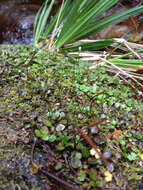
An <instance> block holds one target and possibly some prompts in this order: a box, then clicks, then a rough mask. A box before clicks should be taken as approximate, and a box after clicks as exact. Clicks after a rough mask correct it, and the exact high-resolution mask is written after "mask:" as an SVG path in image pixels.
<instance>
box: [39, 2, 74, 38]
mask: <svg viewBox="0 0 143 190" xmlns="http://www.w3.org/2000/svg"><path fill="white" fill-rule="evenodd" d="M70 3H71V0H67V1H66V2H65V3H64V5H63V10H62V13H61V16H60V19H59V25H60V24H61V23H62V22H63V20H64V18H65V17H66V16H67V14H68V12H69V8H70ZM59 12H60V11H58V13H57V14H56V15H55V16H54V17H53V18H52V19H51V21H50V23H49V25H48V27H47V28H46V30H45V32H44V34H43V36H44V37H47V36H48V35H49V34H50V33H51V32H52V30H53V29H54V27H55V25H56V21H57V19H58V15H59Z"/></svg>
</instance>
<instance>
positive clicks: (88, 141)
mask: <svg viewBox="0 0 143 190" xmlns="http://www.w3.org/2000/svg"><path fill="white" fill-rule="evenodd" d="M74 126H75V128H76V129H77V130H78V132H79V133H80V134H81V136H82V137H83V138H84V139H85V140H86V142H87V143H88V144H89V145H90V146H91V147H92V148H94V150H95V151H96V152H97V154H98V155H99V156H100V158H101V160H102V161H103V163H104V164H105V166H106V167H108V166H109V162H108V161H107V159H106V158H105V157H104V156H103V154H102V153H101V152H100V151H99V150H98V149H97V147H96V145H95V144H94V143H93V141H92V140H91V139H90V138H89V137H88V136H87V135H85V134H84V132H83V131H82V130H81V129H80V128H79V127H77V126H76V125H74Z"/></svg>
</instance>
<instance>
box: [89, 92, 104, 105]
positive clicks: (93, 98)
mask: <svg viewBox="0 0 143 190" xmlns="http://www.w3.org/2000/svg"><path fill="white" fill-rule="evenodd" d="M105 92H106V90H103V91H101V92H99V93H98V94H96V95H95V96H93V97H92V100H91V102H90V104H91V105H92V103H93V101H94V100H95V98H96V96H99V95H100V94H103V93H105Z"/></svg>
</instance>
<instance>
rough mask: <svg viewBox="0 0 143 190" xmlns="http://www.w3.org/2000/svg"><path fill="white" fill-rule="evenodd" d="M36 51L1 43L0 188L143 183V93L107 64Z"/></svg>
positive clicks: (117, 188)
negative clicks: (108, 69) (110, 70)
mask: <svg viewBox="0 0 143 190" xmlns="http://www.w3.org/2000/svg"><path fill="white" fill-rule="evenodd" d="M33 52H34V49H33V48H32V47H30V46H22V45H20V46H18V45H17V46H10V47H8V46H2V47H1V49H0V189H1V190H56V189H58V190H64V189H79V190H82V189H85V190H97V189H99V190H102V189H104V190H106V189H110V190H121V189H122V190H133V189H135V190H142V189H143V179H142V177H143V99H142V98H139V99H136V98H135V97H137V94H135V92H134V91H133V90H132V89H131V88H130V87H129V86H127V85H125V84H124V83H123V81H122V80H121V79H120V78H118V77H116V76H109V75H108V74H107V72H106V69H105V68H102V67H97V68H96V69H93V68H92V67H91V66H92V65H91V63H85V62H81V61H78V60H76V59H75V58H73V57H66V56H64V55H61V54H54V55H49V53H48V52H46V51H44V50H39V51H38V52H37V53H36V54H35V56H34V57H33V58H32V59H31V57H32V54H33ZM130 82H131V81H130ZM133 85H135V84H133ZM138 96H141V93H140V92H139V94H138ZM93 147H94V148H95V149H96V148H97V149H98V150H97V152H98V153H99V154H98V153H97V152H96V151H95V152H94V151H93V150H92V148H93Z"/></svg>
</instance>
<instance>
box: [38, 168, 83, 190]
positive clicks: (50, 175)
mask: <svg viewBox="0 0 143 190" xmlns="http://www.w3.org/2000/svg"><path fill="white" fill-rule="evenodd" d="M40 171H41V172H42V173H43V174H44V175H46V176H48V177H50V178H52V179H54V180H56V181H57V182H58V183H61V184H63V185H64V186H67V187H68V188H71V189H73V190H83V189H82V188H78V187H76V186H75V185H72V184H70V183H68V182H66V181H64V180H63V179H60V178H59V177H57V176H55V175H54V174H52V173H50V172H48V171H45V170H43V169H40Z"/></svg>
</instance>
